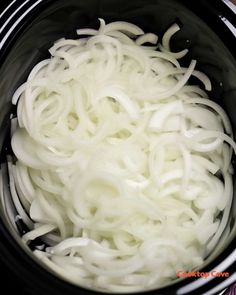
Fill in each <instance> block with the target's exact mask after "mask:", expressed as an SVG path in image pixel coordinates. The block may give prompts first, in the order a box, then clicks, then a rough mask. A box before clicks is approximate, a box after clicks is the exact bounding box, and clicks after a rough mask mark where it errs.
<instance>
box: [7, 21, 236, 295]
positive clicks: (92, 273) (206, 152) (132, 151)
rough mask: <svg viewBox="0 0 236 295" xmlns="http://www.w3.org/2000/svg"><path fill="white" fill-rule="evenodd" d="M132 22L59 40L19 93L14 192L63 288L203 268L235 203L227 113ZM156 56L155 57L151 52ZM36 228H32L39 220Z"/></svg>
mask: <svg viewBox="0 0 236 295" xmlns="http://www.w3.org/2000/svg"><path fill="white" fill-rule="evenodd" d="M178 30H179V27H178V25H176V24H175V25H173V26H172V27H170V28H169V30H168V31H167V32H166V33H165V34H164V36H163V38H162V41H161V44H158V43H157V42H158V37H157V36H156V35H155V34H152V33H147V34H145V33H144V32H143V30H142V29H140V28H139V27H137V26H136V25H134V24H131V23H127V22H121V21H119V22H113V23H109V24H105V22H104V20H103V19H100V27H99V29H98V30H95V29H79V30H78V31H77V33H78V35H79V38H78V40H69V39H60V40H58V41H57V42H56V43H55V44H54V46H53V47H52V48H51V49H50V50H49V52H50V54H51V58H50V59H46V60H43V61H41V62H40V63H38V64H37V65H36V66H35V67H34V68H33V70H32V71H31V73H30V75H29V77H28V80H27V81H26V82H25V83H24V84H23V85H22V86H20V87H19V89H18V90H17V91H16V92H15V94H14V96H13V99H12V102H13V104H17V120H18V125H17V127H16V128H14V126H16V122H15V121H14V120H12V122H13V124H12V126H13V128H12V133H13V136H12V148H13V151H14V154H15V155H16V157H17V162H16V164H11V163H9V170H10V172H11V175H12V176H11V178H10V187H11V191H12V195H13V201H14V203H15V205H16V208H17V210H18V212H19V214H20V216H21V218H22V219H23V221H24V222H25V224H27V226H28V227H29V229H30V231H29V232H28V233H26V234H25V235H24V236H23V237H22V239H23V240H24V241H25V242H26V243H29V241H31V240H34V239H36V238H38V237H41V239H42V240H43V241H45V243H46V244H47V245H48V247H47V248H46V250H45V251H42V250H40V249H39V250H38V249H36V250H35V251H34V253H35V255H37V256H38V257H39V258H40V259H41V260H42V261H44V262H45V264H46V265H48V267H50V268H51V269H52V270H54V271H55V272H57V273H59V274H60V275H61V276H62V277H64V278H66V279H68V280H69V281H71V282H73V283H75V284H79V285H83V286H85V287H89V288H94V289H97V290H104V291H110V292H133V291H141V290H146V289H150V288H153V287H154V286H155V287H157V286H162V285H164V284H166V283H168V282H170V281H172V280H173V279H176V272H177V271H178V270H183V271H184V270H191V269H194V268H197V267H199V266H200V265H201V264H202V262H203V260H204V258H205V257H206V255H208V254H209V253H210V252H211V251H212V249H214V247H215V245H216V244H217V243H218V241H219V239H220V237H221V235H222V233H223V231H224V229H225V226H226V223H227V220H228V216H229V210H230V206H231V201H232V173H233V170H232V166H231V155H232V151H233V150H234V151H235V150H236V144H235V143H234V141H233V139H232V131H231V126H230V122H229V119H228V117H227V115H226V113H225V112H224V110H223V109H222V108H221V107H220V106H219V105H217V104H216V103H214V102H213V101H211V100H209V99H208V96H207V94H206V92H205V91H203V90H202V89H201V88H200V87H198V86H196V85H189V84H188V80H189V78H190V77H191V76H195V77H196V78H198V79H199V80H200V81H201V82H202V84H203V85H204V87H205V89H206V90H207V91H209V90H211V82H210V80H209V79H208V77H207V76H206V75H205V74H203V73H200V72H199V71H197V70H195V66H196V61H195V60H192V61H191V63H190V65H189V67H188V68H184V67H181V66H180V64H179V62H178V61H177V58H181V57H183V56H184V55H185V54H186V53H187V50H186V49H184V50H182V51H181V52H177V53H176V52H175V53H173V52H171V48H170V39H171V37H172V35H173V34H175V33H176V32H177V31H178ZM157 48H158V50H157ZM32 221H33V222H32Z"/></svg>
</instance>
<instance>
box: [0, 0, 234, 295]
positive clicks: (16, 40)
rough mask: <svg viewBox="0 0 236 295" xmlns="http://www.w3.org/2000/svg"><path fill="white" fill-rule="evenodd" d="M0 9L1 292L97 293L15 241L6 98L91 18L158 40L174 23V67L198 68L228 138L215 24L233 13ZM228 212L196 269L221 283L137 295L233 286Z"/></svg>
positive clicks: (4, 5) (139, 7)
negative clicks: (177, 62)
mask: <svg viewBox="0 0 236 295" xmlns="http://www.w3.org/2000/svg"><path fill="white" fill-rule="evenodd" d="M0 9H1V11H0V150H1V154H0V159H1V162H0V164H1V169H0V265H1V268H2V273H3V274H2V276H3V277H2V279H1V282H2V284H5V285H6V287H7V288H8V290H11V289H16V288H17V292H18V294H19V293H20V294H21V293H22V294H35V295H39V294H50V295H54V294H55V295H62V294H63V295H64V294H68V295H73V294H86V295H92V294H99V292H95V291H91V290H87V289H84V288H81V287H78V286H74V285H72V284H70V283H67V282H66V281H63V280H62V279H59V278H58V277H57V276H56V275H55V274H53V273H52V272H51V271H50V270H46V269H45V267H44V266H43V264H41V263H40V261H36V259H35V258H34V256H33V254H32V252H31V250H30V248H28V247H26V246H24V245H23V243H22V242H21V238H20V236H21V235H22V234H23V233H25V232H26V231H27V229H26V228H25V226H24V224H22V222H21V220H20V219H19V218H17V212H16V209H15V208H14V206H13V203H12V201H11V194H10V191H9V177H8V171H7V165H6V162H7V156H8V155H10V154H12V151H11V147H10V120H11V118H12V117H14V116H15V109H14V108H13V106H12V105H11V97H12V95H13V93H14V91H15V90H16V88H17V87H18V86H19V85H20V84H21V83H23V82H24V81H25V79H26V77H27V75H28V74H29V71H30V69H31V68H32V67H33V66H34V65H35V64H36V63H37V62H39V61H40V60H42V59H44V58H46V57H47V56H48V55H49V54H48V51H47V50H48V48H49V47H50V46H51V45H52V44H53V42H54V41H56V40H57V39H59V38H62V37H67V38H76V33H75V31H76V29H77V28H83V27H93V26H96V25H97V19H98V17H102V18H104V19H106V21H107V22H110V21H115V20H126V21H130V22H132V23H135V24H137V25H139V26H140V27H142V28H143V29H144V30H145V31H152V32H154V33H156V34H158V35H160V36H161V35H162V34H163V32H164V31H165V30H166V29H167V28H168V27H169V25H170V24H172V23H173V22H177V23H178V24H179V25H181V27H182V29H181V31H180V32H179V33H178V34H176V36H175V37H174V41H173V49H174V50H176V51H178V50H179V49H182V48H183V47H185V48H188V49H189V54H188V55H187V57H185V58H184V59H183V60H182V64H183V65H185V64H189V61H190V60H191V59H196V60H197V61H198V69H199V70H201V71H203V72H204V73H206V74H207V75H208V76H209V77H210V79H211V81H212V84H213V90H212V91H211V93H209V96H210V97H211V98H212V99H213V100H214V101H216V102H217V103H219V104H220V105H221V106H222V107H223V108H224V109H225V110H226V112H227V114H228V116H229V118H230V120H231V123H232V126H233V129H234V131H236V51H235V36H234V35H233V33H232V31H231V30H230V29H229V28H228V27H227V26H226V24H225V22H224V21H223V19H224V20H225V19H226V20H227V21H228V23H230V24H231V25H232V26H236V25H235V14H234V13H233V12H232V11H231V10H230V9H229V8H228V7H227V6H226V5H225V4H223V2H221V1H220V0H213V1H210V0H198V1H192V0H182V1H181V0H168V1H166V0H148V1H147V0H146V1H145V0H129V1H127V0H86V1H85V0H67V1H65V0H14V1H11V2H10V1H2V0H1V3H0ZM233 165H234V166H235V159H233ZM234 182H235V181H234ZM234 188H236V184H234ZM234 190H235V192H236V189H234ZM230 210H231V214H230V219H229V220H228V223H227V226H226V227H225V230H224V233H223V235H222V237H221V240H220V242H219V244H218V245H217V247H216V249H214V251H213V253H211V254H210V255H209V257H208V258H207V259H206V261H205V263H204V265H203V266H202V268H201V272H209V271H211V270H216V271H217V272H228V273H229V277H227V278H225V277H208V278H199V277H195V278H194V277H192V278H186V279H179V280H177V281H176V282H174V283H172V284H170V285H168V286H165V287H163V288H160V289H156V290H153V291H148V292H144V293H145V294H155V295H158V294H159V295H165V294H166V295H171V294H177V295H184V294H193V295H194V294H197V295H199V294H201V295H203V294H205V295H207V294H209V295H210V294H219V293H220V292H221V291H222V290H224V289H225V288H226V287H228V286H230V285H232V284H233V283H234V282H235V281H236V272H235V269H236V249H235V248H236V196H235V197H234V201H233V204H232V206H231V209H230ZM36 243H38V244H40V243H41V242H40V241H36ZM34 246H35V245H34V244H31V245H30V247H31V248H32V247H34ZM141 293H142V292H141Z"/></svg>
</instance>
